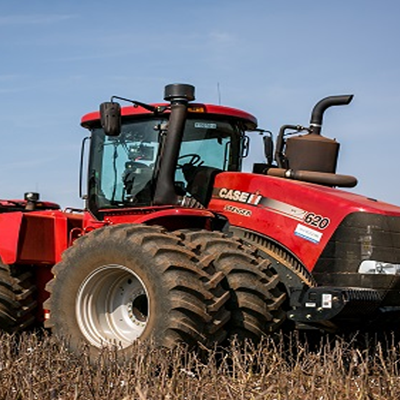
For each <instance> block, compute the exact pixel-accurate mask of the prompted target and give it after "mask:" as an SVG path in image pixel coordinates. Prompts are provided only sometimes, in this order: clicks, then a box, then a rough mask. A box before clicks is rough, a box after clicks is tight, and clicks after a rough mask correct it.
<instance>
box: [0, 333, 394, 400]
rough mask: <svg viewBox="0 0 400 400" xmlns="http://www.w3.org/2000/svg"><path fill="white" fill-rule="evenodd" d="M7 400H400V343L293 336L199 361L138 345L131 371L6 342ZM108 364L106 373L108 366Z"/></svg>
mask: <svg viewBox="0 0 400 400" xmlns="http://www.w3.org/2000/svg"><path fill="white" fill-rule="evenodd" d="M0 336H1V337H0V340H1V342H0V343H1V346H0V399H2V400H3V399H4V400H6V399H7V400H8V399H40V400H46V399H50V400H61V399H64V400H67V399H71V400H72V399H93V400H102V399H107V400H113V399H118V400H133V399H138V400H144V399H151V400H153V399H165V400H166V399H196V400H197V399H230V400H232V399H235V400H236V399H254V400H255V399H260V400H261V399H263V400H264V399H271V400H272V399H277V400H280V399H291V400H292V399H293V400H296V399H299V400H300V399H301V400H305V399H312V400H334V399H335V400H336V399H349V400H358V399H368V400H370V399H382V400H383V399H385V400H391V399H398V398H399V393H400V375H399V360H400V357H399V355H400V353H399V352H400V344H399V343H396V342H395V341H393V340H392V341H391V342H390V343H388V342H384V344H382V342H378V341H371V342H366V341H365V339H364V342H363V343H361V344H360V341H359V340H353V341H350V342H348V341H346V340H345V339H340V338H336V339H328V338H325V339H323V340H322V341H321V342H319V344H317V345H313V346H312V348H310V345H309V344H307V342H305V341H303V340H299V339H298V338H295V337H294V336H292V337H291V338H289V339H285V340H283V338H282V337H281V338H280V339H279V340H272V339H271V338H266V339H265V340H264V342H263V343H262V344H261V345H259V346H257V347H253V346H251V345H242V346H239V345H238V344H236V343H232V345H231V347H230V348H229V349H226V350H220V349H218V350H217V349H216V350H215V351H212V352H209V353H208V354H206V357H204V355H203V358H200V356H199V355H198V354H196V353H194V352H189V351H186V350H185V349H184V348H177V349H175V350H174V351H167V350H161V349H156V348H154V347H153V346H151V345H148V344H141V345H137V346H136V347H135V349H134V350H133V354H132V358H131V359H130V360H129V361H127V362H126V363H125V364H124V365H118V364H117V363H116V362H113V358H114V354H113V352H107V351H104V353H103V355H102V357H101V358H99V360H98V363H97V365H94V366H93V365H90V363H89V360H88V356H87V353H86V351H85V349H84V348H83V349H82V353H81V354H80V355H79V356H74V355H71V354H69V353H68V351H67V349H66V346H65V345H63V344H59V343H57V342H56V340H55V339H54V338H52V337H50V336H48V335H46V334H44V335H43V334H35V333H29V334H28V333H26V334H23V335H21V336H9V335H6V334H1V335H0ZM105 359H107V360H108V363H107V365H108V366H107V367H105V366H104V365H105V364H104V361H105Z"/></svg>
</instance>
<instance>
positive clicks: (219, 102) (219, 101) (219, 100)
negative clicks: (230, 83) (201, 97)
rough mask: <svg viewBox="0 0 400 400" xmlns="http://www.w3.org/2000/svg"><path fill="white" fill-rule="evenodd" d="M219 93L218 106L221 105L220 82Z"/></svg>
mask: <svg viewBox="0 0 400 400" xmlns="http://www.w3.org/2000/svg"><path fill="white" fill-rule="evenodd" d="M217 92H218V104H219V105H221V90H220V87H219V82H217Z"/></svg>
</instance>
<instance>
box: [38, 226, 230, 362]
mask: <svg viewBox="0 0 400 400" xmlns="http://www.w3.org/2000/svg"><path fill="white" fill-rule="evenodd" d="M196 261H197V260H196V259H195V255H194V253H192V252H190V251H189V250H187V249H186V248H185V247H184V245H183V244H182V242H181V241H180V240H179V238H177V237H176V236H174V235H168V234H167V233H166V232H165V231H164V230H163V229H162V228H159V227H152V226H146V225H132V224H121V225H116V226H109V227H104V228H101V229H97V230H95V231H93V232H91V233H89V234H87V235H85V236H83V237H82V238H80V239H78V240H76V241H75V243H74V245H73V246H72V247H71V248H69V249H68V250H66V251H65V253H64V255H63V260H62V261H61V262H60V263H59V264H57V265H56V266H54V268H53V273H54V275H55V276H54V279H53V280H52V281H50V282H49V284H48V285H47V287H46V290H48V291H49V292H50V298H49V300H48V301H47V302H46V304H45V308H47V309H49V310H50V319H49V320H48V321H47V323H46V326H47V327H51V328H52V330H53V332H55V334H56V335H57V336H58V337H64V338H67V339H68V342H69V345H70V347H71V349H72V350H73V351H79V347H80V345H81V344H83V343H86V344H89V348H90V352H91V355H92V356H96V355H98V354H99V352H100V350H101V348H102V347H104V346H115V347H116V348H117V349H118V352H119V355H120V356H123V355H124V354H127V353H128V352H129V349H130V347H131V346H132V344H133V342H134V341H136V340H137V339H140V340H148V339H151V340H153V341H154V343H155V344H156V345H157V346H162V347H168V348H171V347H173V346H175V345H176V344H177V343H186V344H188V345H189V346H195V345H197V344H198V343H202V344H203V345H208V344H209V342H210V340H215V341H217V342H220V341H222V340H223V338H224V337H225V331H224V325H225V323H226V321H227V320H228V318H229V315H228V313H227V311H225V309H224V303H225V302H226V301H227V298H228V293H227V292H226V291H224V290H223V289H222V287H221V285H220V284H219V282H220V281H221V280H222V279H223V275H222V274H221V273H216V274H210V273H209V271H207V272H206V270H205V269H202V268H201V267H199V266H198V264H197V263H196Z"/></svg>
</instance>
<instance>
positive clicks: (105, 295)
mask: <svg viewBox="0 0 400 400" xmlns="http://www.w3.org/2000/svg"><path fill="white" fill-rule="evenodd" d="M149 309H150V304H149V296H148V293H147V290H146V287H145V285H144V283H143V281H142V280H141V278H140V277H139V276H138V275H137V274H136V273H134V272H133V271H132V270H130V269H129V268H127V267H125V266H123V265H119V264H108V265H103V266H100V267H98V268H96V269H95V270H94V271H93V272H92V273H91V274H90V275H88V276H87V277H86V279H85V280H84V281H83V282H82V284H81V286H80V288H79V290H78V293H77V297H76V316H77V322H78V325H79V328H80V330H81V331H82V333H83V335H84V336H85V338H86V339H87V340H88V341H89V342H90V344H92V345H93V346H95V347H98V348H100V347H102V346H108V345H115V346H118V347H119V348H126V347H128V346H129V345H131V344H132V342H133V341H135V340H136V339H138V338H140V337H141V336H142V334H143V332H144V331H145V329H146V326H147V323H148V320H149Z"/></svg>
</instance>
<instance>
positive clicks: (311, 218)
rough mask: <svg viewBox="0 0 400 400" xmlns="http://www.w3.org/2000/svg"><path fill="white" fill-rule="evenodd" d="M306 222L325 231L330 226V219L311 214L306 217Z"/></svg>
mask: <svg viewBox="0 0 400 400" xmlns="http://www.w3.org/2000/svg"><path fill="white" fill-rule="evenodd" d="M304 222H305V223H306V224H308V225H311V226H315V227H316V228H319V229H325V228H326V227H327V226H328V225H329V223H330V220H329V218H326V217H322V216H321V215H318V214H314V213H311V212H310V213H307V215H306V216H305V217H304Z"/></svg>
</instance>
